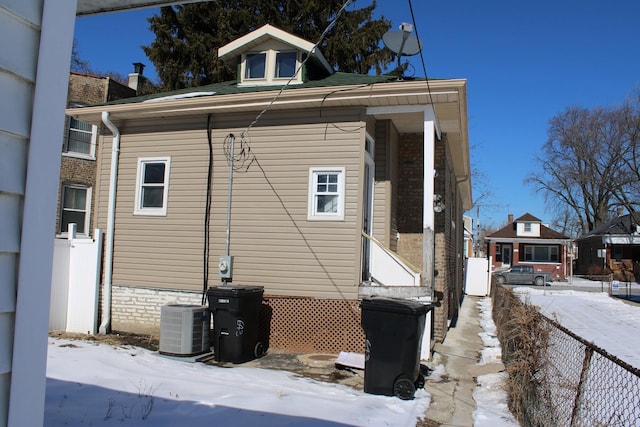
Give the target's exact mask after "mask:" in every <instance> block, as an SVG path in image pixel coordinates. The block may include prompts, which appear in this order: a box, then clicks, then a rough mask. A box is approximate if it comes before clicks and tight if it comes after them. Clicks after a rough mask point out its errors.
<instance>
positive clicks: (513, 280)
mask: <svg viewBox="0 0 640 427" xmlns="http://www.w3.org/2000/svg"><path fill="white" fill-rule="evenodd" d="M493 276H494V277H495V278H496V280H497V281H498V283H500V284H504V283H510V284H525V283H526V284H528V285H529V284H530V285H536V286H544V285H545V284H546V283H548V282H551V281H552V280H553V279H552V277H551V273H548V272H546V271H535V270H534V269H533V266H532V265H514V266H512V267H511V268H510V269H508V270H504V271H496V272H495V273H493Z"/></svg>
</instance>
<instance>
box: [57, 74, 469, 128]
mask: <svg viewBox="0 0 640 427" xmlns="http://www.w3.org/2000/svg"><path fill="white" fill-rule="evenodd" d="M391 85H393V84H391V83H385V84H380V85H371V86H369V85H367V86H366V87H362V86H361V85H356V86H353V89H352V90H348V86H340V88H341V89H347V90H345V91H342V92H340V94H336V93H335V92H336V87H335V86H332V87H322V88H306V89H295V90H289V91H284V92H282V93H281V94H280V97H279V98H278V100H276V101H275V102H273V98H274V96H275V94H274V92H273V91H264V92H247V93H242V94H229V95H214V96H207V97H200V98H186V99H177V100H168V101H159V102H149V103H143V102H136V103H129V104H114V105H102V106H93V107H83V108H78V109H68V110H67V111H66V113H67V114H69V115H72V116H74V117H77V118H81V117H82V120H83V121H88V122H92V123H93V122H94V121H95V122H96V123H101V116H102V112H103V111H108V112H109V113H110V114H111V115H112V118H113V120H117V119H119V118H135V117H145V116H146V117H149V116H153V115H160V114H175V115H180V114H188V113H192V112H196V111H205V112H206V111H220V110H229V111H232V110H235V111H239V110H243V109H246V110H251V109H256V108H263V107H265V106H267V105H271V107H272V108H275V109H277V108H287V107H290V106H293V105H295V104H300V103H304V104H306V105H316V106H318V107H319V106H325V107H326V106H336V105H345V103H350V104H351V105H363V106H366V105H367V101H368V100H373V99H384V98H398V97H403V98H408V97H407V95H413V96H424V97H425V102H426V101H427V99H428V98H427V97H429V96H438V95H445V96H446V95H450V94H455V93H457V92H455V91H448V90H442V91H439V92H437V93H435V94H433V93H431V94H428V93H426V92H425V91H424V85H419V86H414V87H410V86H402V87H398V86H395V85H393V87H392V86H391ZM443 89H445V88H443ZM327 94H333V95H332V96H327ZM423 107H424V105H423ZM419 111H422V110H419Z"/></svg>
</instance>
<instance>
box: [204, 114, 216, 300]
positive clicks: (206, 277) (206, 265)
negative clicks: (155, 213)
mask: <svg viewBox="0 0 640 427" xmlns="http://www.w3.org/2000/svg"><path fill="white" fill-rule="evenodd" d="M207 142H208V144H209V168H208V171H207V195H206V198H205V207H204V235H203V237H204V248H203V257H204V259H203V266H202V267H203V273H202V282H203V283H202V305H204V302H205V297H206V294H207V286H208V285H209V254H210V251H209V249H210V244H209V243H210V242H209V223H210V220H211V179H212V177H213V141H212V138H211V114H208V115H207Z"/></svg>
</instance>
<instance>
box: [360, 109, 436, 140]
mask: <svg viewBox="0 0 640 427" xmlns="http://www.w3.org/2000/svg"><path fill="white" fill-rule="evenodd" d="M407 113H423V114H424V120H425V121H432V122H434V123H435V128H436V133H437V134H438V139H440V137H441V132H440V122H439V121H438V117H436V113H435V111H434V109H433V105H432V104H426V105H424V104H420V105H416V104H413V105H394V106H388V107H386V106H385V107H368V108H367V114H368V115H376V114H407Z"/></svg>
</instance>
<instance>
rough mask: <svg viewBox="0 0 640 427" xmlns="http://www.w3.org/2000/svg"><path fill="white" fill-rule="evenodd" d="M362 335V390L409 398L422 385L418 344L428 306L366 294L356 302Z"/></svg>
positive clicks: (420, 339)
mask: <svg viewBox="0 0 640 427" xmlns="http://www.w3.org/2000/svg"><path fill="white" fill-rule="evenodd" d="M360 307H361V309H362V327H363V329H364V332H365V335H366V348H365V363H364V391H365V393H371V394H381V395H385V396H397V397H399V398H400V399H404V400H410V399H413V396H414V394H415V391H416V388H421V387H424V376H423V375H422V374H421V373H420V347H421V345H422V335H423V333H424V327H425V318H426V314H427V312H428V311H429V310H430V309H431V306H430V305H425V304H422V303H420V302H418V301H410V300H405V299H398V298H386V297H376V296H374V297H369V298H364V299H363V300H362V303H361V304H360Z"/></svg>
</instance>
